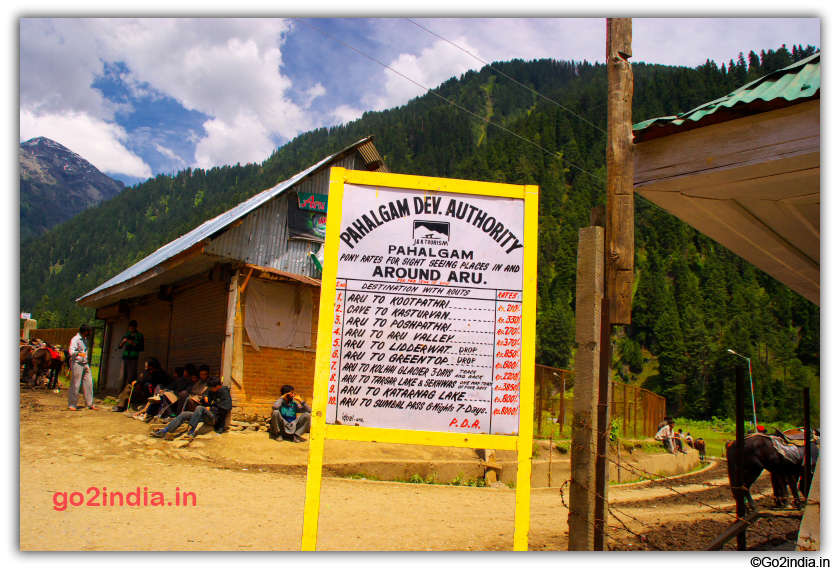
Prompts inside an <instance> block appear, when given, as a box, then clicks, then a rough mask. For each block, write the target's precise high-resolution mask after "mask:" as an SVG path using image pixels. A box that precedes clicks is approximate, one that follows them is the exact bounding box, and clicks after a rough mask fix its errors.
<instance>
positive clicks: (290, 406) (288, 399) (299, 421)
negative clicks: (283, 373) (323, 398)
mask: <svg viewBox="0 0 840 570" xmlns="http://www.w3.org/2000/svg"><path fill="white" fill-rule="evenodd" d="M271 407H272V412H271V422H270V423H269V425H270V429H271V431H270V434H271V439H278V438H279V437H281V436H282V438H283V439H284V440H288V441H294V442H295V443H300V442H302V441H304V440H303V438H302V437H301V436H302V435H303V434H305V433H306V432H308V431H309V424H310V422H311V421H312V408H311V407H310V406H309V404H307V403H306V402H304V401H303V400H302V399H301V398H299V397H298V395H297V394H296V393H295V389H294V387H292V386H289V385H288V384H286V385H285V386H283V387H282V388H280V398H279V399H278V400H277V401H276V402H274V405H273V406H271ZM298 414H300V416H298Z"/></svg>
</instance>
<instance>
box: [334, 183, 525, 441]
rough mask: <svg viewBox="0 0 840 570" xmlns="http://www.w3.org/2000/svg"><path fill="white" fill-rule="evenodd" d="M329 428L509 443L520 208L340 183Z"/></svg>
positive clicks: (513, 429) (514, 419) (518, 329)
mask: <svg viewBox="0 0 840 570" xmlns="http://www.w3.org/2000/svg"><path fill="white" fill-rule="evenodd" d="M342 208H343V210H342V221H341V232H340V238H341V242H340V244H339V254H338V258H339V259H338V267H337V280H336V297H335V307H334V315H333V329H332V339H331V340H332V352H331V359H330V377H329V382H328V391H329V394H328V405H327V422H328V423H335V424H344V425H360V426H367V427H381V428H396V429H413V430H429V431H450V432H463V433H489V434H516V433H517V431H518V425H519V380H520V371H521V349H522V345H521V343H522V323H521V315H522V279H523V278H522V265H523V244H522V242H523V229H524V203H523V201H522V200H517V199H510V198H497V197H488V196H472V195H464V194H449V193H442V192H441V193H434V194H429V193H423V192H421V191H416V190H404V189H387V188H381V187H379V188H374V187H367V186H357V185H351V184H347V185H345V190H344V200H343V206H342Z"/></svg>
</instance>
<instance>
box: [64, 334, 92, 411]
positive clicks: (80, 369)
mask: <svg viewBox="0 0 840 570" xmlns="http://www.w3.org/2000/svg"><path fill="white" fill-rule="evenodd" d="M92 330H93V327H91V326H90V325H88V324H84V325H82V326H80V327H79V334H77V335H76V336H74V337H73V339H72V340H71V341H70V349H69V350H68V352H69V353H70V370H71V373H72V378H73V380H72V383H71V384H70V389H69V390H68V391H67V409H68V410H72V411H74V412H75V411H76V404H77V403H78V401H79V386H80V385H81V386H82V388H83V390H84V393H85V405H86V406H87V407H88V408H90V409H91V410H96V409H98V408H97V407H96V406H94V405H93V376H92V375H91V373H90V366H89V365H88V361H87V357H88V342H87V339H88V337H90V333H91V331H92Z"/></svg>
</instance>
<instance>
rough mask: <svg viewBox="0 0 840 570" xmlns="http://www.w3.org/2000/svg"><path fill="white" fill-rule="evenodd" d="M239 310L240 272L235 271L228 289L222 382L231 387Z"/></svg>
mask: <svg viewBox="0 0 840 570" xmlns="http://www.w3.org/2000/svg"><path fill="white" fill-rule="evenodd" d="M238 308H239V271H235V272H234V273H233V275H232V276H231V278H230V284H229V287H228V308H227V319H226V321H225V344H224V353H223V354H224V356H223V357H222V382H224V384H225V386H227V387H228V388H230V387H231V381H230V379H231V373H232V371H233V351H234V344H235V342H234V341H235V338H234V332H235V331H236V313H237V312H238Z"/></svg>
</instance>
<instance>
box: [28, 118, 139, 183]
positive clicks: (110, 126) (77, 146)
mask: <svg viewBox="0 0 840 570" xmlns="http://www.w3.org/2000/svg"><path fill="white" fill-rule="evenodd" d="M39 136H42V137H47V138H48V139H52V140H54V141H55V142H57V143H59V144H61V145H63V146H65V147H67V148H69V149H70V150H72V151H73V152H75V153H76V154H78V155H80V156H81V157H82V158H84V159H85V160H87V161H88V162H90V163H91V164H93V165H94V166H95V167H96V168H98V169H99V170H101V171H103V172H111V173H120V174H127V175H129V176H136V177H138V178H146V177H149V176H151V175H152V171H151V169H150V168H149V166H148V165H147V164H146V163H144V162H143V160H142V159H141V158H140V157H138V156H137V155H135V154H132V153H131V152H129V151H128V150H126V148H125V146H124V145H123V141H125V140H126V139H127V138H128V135H127V134H126V132H125V130H124V129H122V128H121V127H119V126H118V125H116V124H114V123H107V122H105V121H103V120H101V119H98V118H95V117H91V116H90V115H87V114H85V113H73V112H67V113H61V114H57V113H55V114H49V115H37V114H35V113H33V112H32V111H29V110H24V109H21V111H20V140H21V141H25V140H29V139H31V138H34V137H39Z"/></svg>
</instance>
